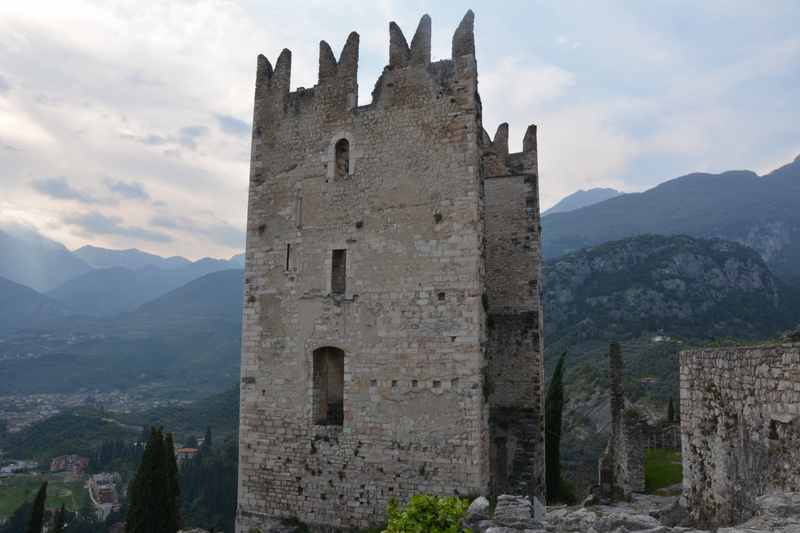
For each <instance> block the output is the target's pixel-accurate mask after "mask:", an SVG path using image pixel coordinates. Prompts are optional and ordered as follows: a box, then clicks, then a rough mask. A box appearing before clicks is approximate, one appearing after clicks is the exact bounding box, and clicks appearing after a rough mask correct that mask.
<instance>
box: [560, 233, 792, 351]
mask: <svg viewBox="0 0 800 533" xmlns="http://www.w3.org/2000/svg"><path fill="white" fill-rule="evenodd" d="M544 288H545V292H544V297H545V299H544V308H545V316H546V317H547V321H546V323H545V336H546V337H547V338H548V339H549V341H548V342H550V343H552V342H556V341H557V340H558V339H560V338H563V337H565V336H576V337H578V338H617V337H619V338H625V337H626V336H635V335H638V334H640V333H642V332H645V331H654V330H656V329H658V328H667V329H668V331H667V333H668V334H670V335H679V336H683V337H690V338H691V337H701V338H704V337H708V336H723V337H725V336H727V337H737V338H747V337H764V336H770V335H774V333H775V331H776V329H777V328H780V327H781V326H782V325H783V327H786V326H788V325H790V324H791V322H789V320H792V321H793V320H795V319H796V317H795V316H794V315H793V310H794V307H793V306H792V304H791V298H789V297H788V296H787V295H785V294H784V293H783V290H784V289H783V286H782V285H781V283H780V282H779V281H778V280H777V279H776V278H775V277H774V276H773V274H772V273H771V272H770V270H769V268H768V267H767V265H766V264H765V263H764V261H763V259H762V258H761V257H759V256H758V254H757V253H756V252H754V251H753V250H751V249H749V248H746V247H744V246H742V245H741V244H737V243H734V242H729V241H722V240H705V239H694V238H691V237H686V236H673V237H667V236H660V235H641V236H638V237H632V238H628V239H624V240H621V241H614V242H609V243H606V244H603V245H600V246H596V247H594V248H588V249H586V250H582V251H579V252H576V253H573V254H569V255H566V256H563V257H561V258H559V259H556V260H551V261H547V262H546V263H545V265H544ZM734 309H735V312H734V311H733V310H734Z"/></svg>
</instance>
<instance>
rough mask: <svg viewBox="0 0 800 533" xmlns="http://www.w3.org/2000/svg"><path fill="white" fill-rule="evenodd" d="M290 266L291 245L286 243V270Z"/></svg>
mask: <svg viewBox="0 0 800 533" xmlns="http://www.w3.org/2000/svg"><path fill="white" fill-rule="evenodd" d="M291 265H292V245H291V243H288V242H287V243H286V270H289V267H290V266H291Z"/></svg>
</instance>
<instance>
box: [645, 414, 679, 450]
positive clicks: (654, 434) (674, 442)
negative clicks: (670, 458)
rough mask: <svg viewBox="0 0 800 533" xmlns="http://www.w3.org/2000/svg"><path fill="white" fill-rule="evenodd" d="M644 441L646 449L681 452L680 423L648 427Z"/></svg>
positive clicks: (665, 423) (664, 423)
mask: <svg viewBox="0 0 800 533" xmlns="http://www.w3.org/2000/svg"><path fill="white" fill-rule="evenodd" d="M643 439H644V447H645V449H650V448H667V449H671V450H678V451H680V449H681V426H680V424H679V423H678V422H666V421H664V422H659V423H657V424H655V425H653V426H647V429H646V430H645V433H644V436H643Z"/></svg>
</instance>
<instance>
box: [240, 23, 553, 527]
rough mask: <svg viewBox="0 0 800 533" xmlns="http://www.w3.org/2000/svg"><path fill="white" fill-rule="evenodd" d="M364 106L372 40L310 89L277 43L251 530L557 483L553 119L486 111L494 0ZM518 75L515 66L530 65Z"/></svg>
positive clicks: (260, 212) (244, 500)
mask: <svg viewBox="0 0 800 533" xmlns="http://www.w3.org/2000/svg"><path fill="white" fill-rule="evenodd" d="M389 35H390V46H389V65H388V66H386V68H385V69H384V71H383V74H382V75H381V77H380V79H379V80H378V82H377V84H376V85H375V89H374V91H373V95H372V102H371V103H370V104H368V105H362V106H359V104H358V101H357V96H358V85H357V66H358V45H359V37H358V34H356V33H351V34H350V36H349V37H348V39H347V43H346V44H345V46H344V49H343V50H342V53H341V55H340V56H339V59H338V61H337V60H336V58H335V56H334V54H333V52H332V50H331V48H330V46H328V44H327V43H325V42H324V41H323V42H321V43H320V57H319V83H318V84H317V85H315V86H314V87H313V88H311V89H302V88H301V89H297V90H296V91H290V71H291V52H289V50H284V51H283V52H282V53H281V54H280V56H279V57H278V60H277V62H276V64H275V67H274V69H273V67H272V65H271V64H270V63H269V61H267V59H266V58H265V57H263V56H259V58H258V70H257V76H256V95H255V116H254V120H253V138H252V143H253V145H252V161H251V170H250V193H249V201H248V224H247V253H246V265H247V266H246V273H245V310H244V326H243V329H244V331H243V341H242V369H241V428H240V441H239V442H240V452H239V455H240V461H239V506H238V514H237V524H238V525H237V527H238V530H239V531H243V532H248V531H251V528H259V527H263V526H264V524H267V523H269V520H270V519H272V518H276V517H284V518H285V517H297V518H299V519H300V520H302V521H303V522H306V523H311V524H327V525H335V526H367V525H370V524H374V523H377V522H380V521H381V520H382V519H383V518H384V514H385V510H386V506H387V503H388V502H389V500H390V498H393V497H395V498H397V499H399V500H400V501H404V500H405V499H407V498H409V497H410V496H411V495H413V494H416V493H422V492H424V493H435V494H443V495H455V494H461V495H472V494H478V493H482V494H490V493H514V494H529V495H532V496H538V497H539V498H542V497H543V491H544V439H543V433H544V431H543V429H544V427H543V426H544V421H543V416H542V414H543V399H542V377H543V376H542V372H543V371H542V337H541V333H542V313H541V298H540V286H539V281H540V279H541V273H540V251H539V201H538V175H537V149H536V129H535V127H534V126H531V127H529V128H528V130H527V132H526V134H525V137H524V141H523V151H522V152H521V153H509V150H508V126H507V125H505V124H504V125H501V126H500V128H499V129H498V130H497V133H496V134H495V136H494V138H493V139H490V138H489V136H488V135H487V133H486V132H485V131H484V130H483V127H482V124H481V101H480V98H479V96H478V75H477V65H476V61H475V45H474V36H473V14H472V12H468V13H467V15H466V16H465V17H464V19H463V20H462V21H461V24H460V25H459V26H458V29H457V30H456V32H455V35H454V37H453V48H452V58H451V59H447V60H443V61H436V62H432V61H431V20H430V18H429V17H428V16H424V17H423V18H422V20H421V21H420V23H419V27H418V28H417V31H416V33H415V34H414V37H413V39H412V40H411V44H410V46H409V45H408V44H407V41H406V38H405V37H404V36H403V33H402V31H401V30H400V28H398V27H397V25H396V24H394V23H392V24H390V26H389ZM509 83H513V80H509Z"/></svg>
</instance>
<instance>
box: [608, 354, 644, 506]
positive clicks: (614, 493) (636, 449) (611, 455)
mask: <svg viewBox="0 0 800 533" xmlns="http://www.w3.org/2000/svg"><path fill="white" fill-rule="evenodd" d="M608 374H609V375H608V377H609V383H610V385H611V387H610V388H611V390H610V401H611V435H609V438H608V444H607V445H606V448H605V450H603V454H602V456H601V457H600V463H599V466H598V470H599V475H598V477H599V486H600V496H601V497H602V498H603V499H611V500H616V499H627V498H630V496H631V494H632V493H634V492H644V489H645V485H644V459H645V447H646V443H647V434H648V432H649V426H648V424H647V421H646V420H645V419H644V418H643V417H642V416H641V415H639V414H638V413H636V412H635V411H634V410H626V409H625V389H624V387H623V377H624V366H623V361H622V348H621V347H620V345H619V344H618V343H616V342H613V343H611V345H610V346H609V348H608Z"/></svg>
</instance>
